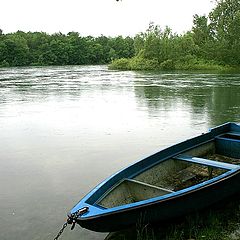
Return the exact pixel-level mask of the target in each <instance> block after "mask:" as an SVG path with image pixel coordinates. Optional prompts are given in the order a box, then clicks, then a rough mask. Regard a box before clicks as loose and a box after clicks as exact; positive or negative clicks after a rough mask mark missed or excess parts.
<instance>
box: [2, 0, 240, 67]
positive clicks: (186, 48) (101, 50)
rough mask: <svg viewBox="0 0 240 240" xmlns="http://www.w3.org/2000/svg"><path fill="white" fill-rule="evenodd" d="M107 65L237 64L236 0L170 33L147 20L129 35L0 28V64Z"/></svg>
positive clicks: (239, 15) (239, 20)
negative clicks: (146, 24)
mask: <svg viewBox="0 0 240 240" xmlns="http://www.w3.org/2000/svg"><path fill="white" fill-rule="evenodd" d="M81 64H110V65H109V67H110V68H112V69H122V70H127V69H130V70H158V69H160V70H172V69H194V70H195V69H196V70H197V69H204V70H208V69H209V70H211V69H215V70H224V69H239V68H240V0H216V1H215V7H214V8H213V10H212V11H211V12H210V13H209V15H208V16H205V15H202V16H201V15H197V14H196V15H194V16H193V24H192V29H191V30H189V31H188V32H186V33H183V34H176V33H174V32H173V31H172V29H171V28H170V27H165V28H163V29H162V28H161V27H160V26H159V25H155V24H154V23H150V24H149V27H148V29H147V30H146V31H145V32H142V33H138V34H136V35H135V37H122V36H118V37H106V36H103V35H102V36H99V37H92V36H87V37H83V36H81V35H80V34H79V33H77V32H70V33H68V34H62V33H60V32H59V33H55V34H52V35H50V34H47V33H44V32H27V33H25V32H22V31H17V32H15V33H8V34H4V32H3V31H2V30H0V66H2V67H9V66H49V65H81Z"/></svg>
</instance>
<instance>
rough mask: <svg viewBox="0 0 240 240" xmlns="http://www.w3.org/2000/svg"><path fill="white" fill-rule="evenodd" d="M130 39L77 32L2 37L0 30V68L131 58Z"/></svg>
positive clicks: (19, 32) (104, 62)
mask: <svg viewBox="0 0 240 240" xmlns="http://www.w3.org/2000/svg"><path fill="white" fill-rule="evenodd" d="M133 44H134V41H133V39H132V38H130V37H126V38H124V37H122V36H118V37H106V36H100V37H96V38H94V37H92V36H87V37H82V36H80V34H79V33H77V32H70V33H68V34H66V35H65V34H62V33H56V34H52V35H49V34H47V33H44V32H27V33H26V32H22V31H17V32H15V33H9V34H3V31H2V30H0V66H4V67H8V66H44V65H81V64H106V63H109V62H110V61H112V60H113V59H117V58H130V57H133V56H134V47H133Z"/></svg>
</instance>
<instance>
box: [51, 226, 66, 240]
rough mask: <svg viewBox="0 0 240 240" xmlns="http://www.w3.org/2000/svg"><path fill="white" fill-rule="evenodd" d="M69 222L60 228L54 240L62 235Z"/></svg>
mask: <svg viewBox="0 0 240 240" xmlns="http://www.w3.org/2000/svg"><path fill="white" fill-rule="evenodd" d="M67 225H68V222H65V223H64V224H63V226H62V228H61V229H60V231H59V232H58V234H57V236H56V237H55V238H54V240H58V238H59V237H60V236H61V235H62V233H63V231H64V229H65V228H66V227H67Z"/></svg>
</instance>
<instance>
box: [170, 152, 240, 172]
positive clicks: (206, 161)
mask: <svg viewBox="0 0 240 240" xmlns="http://www.w3.org/2000/svg"><path fill="white" fill-rule="evenodd" d="M174 159H177V160H181V161H187V162H192V163H197V164H201V165H204V166H209V167H216V168H222V169H227V170H233V169H239V168H240V166H238V165H235V164H230V163H225V162H216V161H213V160H209V159H204V158H198V157H191V156H185V155H179V156H177V157H175V158H174Z"/></svg>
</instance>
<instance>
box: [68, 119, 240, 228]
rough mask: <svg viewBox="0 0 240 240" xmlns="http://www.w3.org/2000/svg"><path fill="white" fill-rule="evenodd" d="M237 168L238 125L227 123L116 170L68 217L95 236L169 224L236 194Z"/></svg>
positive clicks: (239, 187)
mask: <svg viewBox="0 0 240 240" xmlns="http://www.w3.org/2000/svg"><path fill="white" fill-rule="evenodd" d="M239 164H240V125H239V124H236V123H226V124H224V125H221V126H218V127H215V128H213V129H210V131H209V132H208V133H205V134H202V135H200V136H197V137H194V138H191V139H188V140H186V141H184V142H181V143H179V144H176V145H173V146H171V147H169V148H166V149H164V150H162V151H159V152H157V153H155V154H153V155H151V156H149V157H147V158H145V159H143V160H141V161H139V162H137V163H135V164H133V165H130V166H129V167H127V168H125V169H124V170H122V171H119V172H117V173H116V174H114V175H112V176H111V177H109V178H108V179H106V180H105V181H104V182H102V183H101V184H99V185H98V186H97V187H95V188H94V189H93V190H92V191H91V192H90V193H89V194H87V195H86V196H85V197H84V198H83V199H82V200H81V201H80V202H79V203H78V204H77V205H76V206H75V207H74V208H73V209H72V210H71V212H70V213H69V215H68V216H69V218H70V219H72V220H73V221H74V222H76V223H78V224H80V226H82V227H83V228H87V229H90V230H93V231H98V232H111V231H116V230H120V229H123V228H127V227H130V226H132V225H135V224H136V223H137V222H138V221H139V220H141V222H146V223H148V222H156V221H158V222H159V221H166V220H171V219H173V218H176V217H180V216H183V215H186V214H188V213H191V212H193V211H197V210H200V209H203V208H205V207H207V206H209V205H212V204H214V203H216V202H217V201H220V200H223V199H225V198H227V197H230V196H231V195H233V194H235V193H237V192H239V190H240V165H239ZM70 222H71V221H70Z"/></svg>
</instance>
